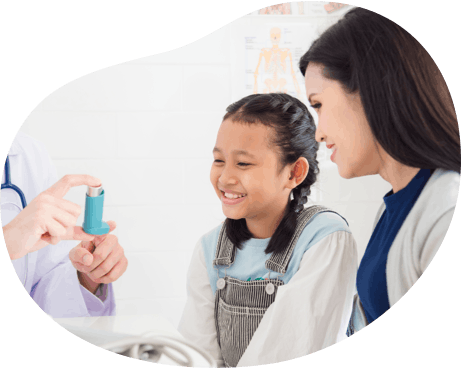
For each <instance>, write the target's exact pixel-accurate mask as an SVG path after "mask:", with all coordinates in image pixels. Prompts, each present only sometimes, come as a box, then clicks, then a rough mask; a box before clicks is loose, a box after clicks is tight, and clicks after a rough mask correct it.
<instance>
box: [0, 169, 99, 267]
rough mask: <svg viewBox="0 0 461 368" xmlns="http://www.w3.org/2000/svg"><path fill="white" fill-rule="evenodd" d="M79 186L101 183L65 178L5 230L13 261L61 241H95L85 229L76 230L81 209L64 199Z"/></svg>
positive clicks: (86, 179) (90, 178)
mask: <svg viewBox="0 0 461 368" xmlns="http://www.w3.org/2000/svg"><path fill="white" fill-rule="evenodd" d="M80 185H89V186H93V187H97V186H100V185H101V181H100V180H99V179H97V178H95V177H92V176H89V175H66V176H64V177H63V178H61V179H60V180H59V181H58V182H56V184H54V185H53V186H51V187H50V188H48V189H47V190H45V191H44V192H42V193H40V194H39V195H38V196H37V197H35V198H34V199H33V200H32V201H31V202H30V203H29V204H28V205H27V206H26V208H24V209H23V210H22V211H21V212H20V213H19V214H18V215H17V216H16V217H15V218H14V219H13V220H11V222H10V223H8V224H7V225H6V226H5V227H3V233H4V235H5V243H6V246H7V248H8V253H9V254H10V258H11V259H12V260H14V259H18V258H21V257H23V256H25V255H26V254H27V253H30V252H34V251H36V250H39V249H41V248H44V247H46V246H47V245H48V244H50V243H51V244H57V243H58V242H60V241H61V240H86V241H90V240H92V239H94V235H89V234H86V233H85V232H84V231H83V229H82V227H80V226H75V225H76V223H77V219H78V216H79V215H80V213H81V208H80V206H79V205H77V204H75V203H73V202H70V201H67V200H65V199H63V197H64V196H65V195H66V193H67V192H68V191H69V190H70V188H72V187H76V186H80Z"/></svg>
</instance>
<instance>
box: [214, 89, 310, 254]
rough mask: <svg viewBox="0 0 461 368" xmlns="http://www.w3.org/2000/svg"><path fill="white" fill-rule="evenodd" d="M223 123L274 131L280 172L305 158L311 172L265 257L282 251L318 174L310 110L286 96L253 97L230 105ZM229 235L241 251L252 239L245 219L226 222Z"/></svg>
mask: <svg viewBox="0 0 461 368" xmlns="http://www.w3.org/2000/svg"><path fill="white" fill-rule="evenodd" d="M226 111H227V113H226V115H224V118H223V120H227V119H229V120H231V121H233V122H235V123H241V124H262V125H265V126H267V127H271V128H272V129H273V134H272V135H271V138H272V142H271V144H273V145H274V146H275V147H277V148H278V154H279V170H280V171H281V170H282V169H283V168H284V167H285V166H286V165H289V164H293V163H295V162H296V161H297V160H298V158H300V157H305V158H306V159H307V162H308V163H309V171H308V174H307V176H306V178H305V179H304V181H303V182H302V183H301V184H299V185H298V186H297V187H296V188H295V189H293V190H292V194H293V199H292V200H291V202H290V204H289V205H288V204H287V209H286V211H285V214H284V216H283V218H282V220H281V222H280V224H279V225H278V227H277V229H276V230H275V233H274V235H273V236H272V237H271V239H270V241H269V244H268V245H267V248H266V250H265V252H266V254H269V253H272V252H275V253H279V252H283V250H284V249H285V248H286V247H287V246H288V244H289V241H290V239H291V237H292V236H293V234H294V231H295V228H296V219H297V216H298V213H299V211H301V210H302V209H303V208H304V206H303V205H304V204H305V203H307V197H308V196H309V195H310V193H311V185H312V184H314V183H315V181H316V180H317V174H318V173H319V167H318V161H317V150H318V148H319V146H318V143H317V142H316V140H315V124H314V119H313V118H312V116H311V114H310V113H309V111H308V110H307V107H306V106H305V105H304V104H303V103H302V102H301V101H299V100H298V99H296V98H294V97H291V96H290V95H287V94H284V93H269V94H254V95H250V96H247V97H244V98H242V99H241V100H240V101H237V102H235V103H233V104H231V105H230V106H229V107H228V108H227V109H226ZM225 224H226V234H227V237H228V238H229V240H230V241H231V242H232V243H233V244H234V245H235V246H236V247H237V248H239V249H241V247H242V242H244V241H245V240H248V239H250V238H252V236H253V235H252V234H251V233H250V231H249V230H248V227H247V225H246V221H245V219H239V220H232V219H229V218H227V219H226V222H225Z"/></svg>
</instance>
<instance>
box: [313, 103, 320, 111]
mask: <svg viewBox="0 0 461 368" xmlns="http://www.w3.org/2000/svg"><path fill="white" fill-rule="evenodd" d="M320 106H322V105H321V104H319V103H316V104H314V105H311V107H312V108H314V109H316V110H317V109H319V108H320Z"/></svg>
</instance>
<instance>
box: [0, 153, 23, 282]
mask: <svg viewBox="0 0 461 368" xmlns="http://www.w3.org/2000/svg"><path fill="white" fill-rule="evenodd" d="M1 189H2V190H3V189H13V190H14V191H15V192H16V193H17V194H18V196H19V198H21V204H22V209H24V208H26V206H27V201H26V196H25V195H24V193H23V192H22V190H21V189H20V188H19V187H18V186H16V185H14V184H13V183H12V182H11V173H10V158H9V156H6V161H5V183H4V184H2V188H1ZM28 264H29V254H26V267H25V272H24V273H25V274H24V281H23V283H22V284H23V285H24V286H26V282H27V266H28Z"/></svg>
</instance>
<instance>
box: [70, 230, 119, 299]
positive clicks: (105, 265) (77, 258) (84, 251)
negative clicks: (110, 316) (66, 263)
mask: <svg viewBox="0 0 461 368" xmlns="http://www.w3.org/2000/svg"><path fill="white" fill-rule="evenodd" d="M107 224H108V225H109V228H110V230H109V234H105V235H96V236H95V238H94V240H93V241H92V242H91V241H83V242H81V243H80V244H79V245H77V246H76V247H75V248H74V249H72V250H71V251H70V253H69V258H70V261H71V262H72V264H73V265H74V267H75V268H76V269H77V271H78V279H79V281H80V284H81V285H82V286H83V287H85V288H86V289H87V290H89V291H90V292H92V293H93V294H94V293H95V292H96V290H97V288H98V286H99V285H100V284H110V283H111V282H114V281H115V280H117V279H118V278H119V277H120V276H121V275H123V273H124V272H125V271H126V269H127V267H128V260H127V259H126V257H125V252H124V251H123V248H122V246H121V245H120V244H119V243H118V238H117V237H116V236H115V235H113V234H110V232H111V231H113V230H114V229H115V227H116V224H115V222H114V221H108V222H107Z"/></svg>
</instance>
